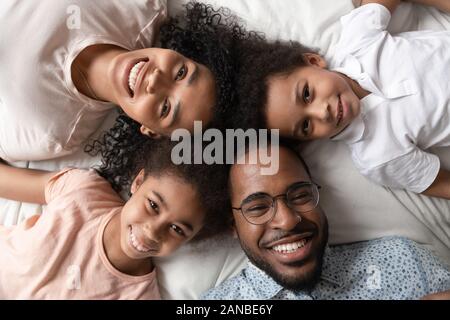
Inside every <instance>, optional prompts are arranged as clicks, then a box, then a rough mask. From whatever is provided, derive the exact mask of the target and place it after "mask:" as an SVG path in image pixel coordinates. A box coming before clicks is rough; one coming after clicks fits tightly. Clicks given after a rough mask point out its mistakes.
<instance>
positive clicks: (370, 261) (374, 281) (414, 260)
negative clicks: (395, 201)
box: [202, 146, 450, 299]
mask: <svg viewBox="0 0 450 320" xmlns="http://www.w3.org/2000/svg"><path fill="white" fill-rule="evenodd" d="M248 152H258V150H257V149H254V150H250V151H248ZM262 166H263V165H261V164H235V165H233V166H232V167H231V170H230V181H229V184H230V197H231V201H232V207H233V209H232V210H233V217H234V228H235V232H236V234H237V236H238V237H239V241H240V243H241V247H242V249H243V250H244V252H245V253H246V255H247V257H248V259H249V264H248V266H247V267H246V268H245V269H244V270H242V271H241V273H240V274H239V275H237V276H236V277H234V278H231V279H228V280H227V281H225V282H224V283H222V284H221V285H219V286H218V287H216V288H213V289H211V290H209V291H208V292H206V294H204V295H203V297H202V298H203V299H418V298H423V297H426V298H430V299H431V298H447V299H448V298H449V292H448V291H447V292H444V291H445V290H449V289H450V271H449V270H448V268H446V267H445V266H444V265H443V264H442V263H441V262H440V261H439V260H438V259H437V258H436V257H434V256H433V255H432V254H431V252H429V251H427V250H426V249H424V248H422V247H420V246H419V245H417V244H416V243H414V242H412V241H410V240H408V239H405V238H400V237H388V238H382V239H377V240H372V241H366V242H359V243H354V244H349V245H339V246H328V245H327V241H328V223H327V218H326V216H325V213H324V212H323V211H322V209H321V208H320V206H319V186H318V185H317V184H315V183H314V182H313V181H312V180H311V177H310V175H309V173H308V169H307V167H306V165H305V164H304V162H303V160H302V159H301V158H300V156H299V155H297V154H296V153H295V152H294V151H292V150H291V149H289V148H287V147H285V146H280V150H279V171H278V173H276V174H275V175H273V176H267V175H266V176H265V175H261V173H260V172H261V171H260V170H261V168H262Z"/></svg>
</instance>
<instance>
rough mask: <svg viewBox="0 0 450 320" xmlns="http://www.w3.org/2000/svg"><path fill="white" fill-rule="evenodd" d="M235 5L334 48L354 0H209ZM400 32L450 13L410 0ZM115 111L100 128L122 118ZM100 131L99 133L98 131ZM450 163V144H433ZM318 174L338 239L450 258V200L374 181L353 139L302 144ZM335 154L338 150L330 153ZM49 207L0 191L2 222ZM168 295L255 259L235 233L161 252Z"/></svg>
mask: <svg viewBox="0 0 450 320" xmlns="http://www.w3.org/2000/svg"><path fill="white" fill-rule="evenodd" d="M203 1H204V2H207V3H211V4H213V5H214V6H227V7H228V8H230V10H231V11H232V12H234V13H236V14H237V15H238V16H240V17H241V18H242V19H243V20H244V21H245V22H246V25H247V28H248V29H254V30H258V31H262V32H265V33H266V35H267V37H268V38H269V39H285V40H289V39H292V40H298V41H302V42H303V43H304V44H306V45H308V46H310V47H314V48H317V49H319V51H320V53H321V54H323V55H324V56H325V57H326V58H327V57H330V56H332V55H333V50H334V45H335V44H336V43H337V40H338V39H339V30H340V25H339V18H340V17H341V16H342V15H344V14H346V13H347V12H349V11H350V10H351V9H352V8H353V4H352V1H351V0H338V1H336V0H284V1H275V0H234V1H225V0H203ZM186 2H187V0H168V8H169V13H170V14H171V15H174V14H176V13H177V12H179V10H180V8H181V6H182V5H183V4H184V3H186ZM389 29H390V31H391V32H393V33H396V32H400V31H409V30H421V29H434V30H442V29H450V15H447V14H444V13H442V12H440V11H438V10H436V9H433V8H428V7H423V6H419V5H413V4H409V3H403V4H402V5H401V6H400V7H399V8H398V10H397V11H396V13H395V14H394V16H393V19H392V22H391V25H390V27H389ZM115 116H116V115H115V114H114V113H111V115H110V116H109V117H108V119H107V120H106V121H105V123H104V125H103V126H102V128H100V130H98V132H97V133H96V136H98V135H100V133H101V132H102V131H103V130H105V129H107V128H108V127H109V126H110V125H111V124H112V123H113V121H114V118H115ZM94 137H95V136H94ZM433 152H435V153H436V154H438V156H439V157H440V159H441V161H442V164H443V166H444V167H445V168H447V169H450V148H441V149H435V150H433ZM302 153H303V156H304V158H305V160H306V161H307V163H308V164H309V166H310V169H311V172H312V176H313V177H314V179H315V180H316V182H317V183H319V184H320V185H322V186H323V189H322V190H321V200H320V204H321V206H322V208H323V209H324V211H325V212H326V214H327V216H328V219H329V228H330V233H329V242H330V244H342V243H349V242H355V241H364V240H369V239H375V238H379V237H383V236H388V235H401V236H405V237H408V238H410V239H412V240H415V241H417V242H418V243H420V244H423V245H424V246H426V247H428V248H429V249H430V250H432V251H433V252H434V253H435V254H436V255H438V256H439V257H440V258H441V259H442V260H443V261H444V262H445V263H447V264H448V265H449V266H450V201H446V200H442V199H434V198H427V197H424V196H421V195H417V194H413V193H410V192H407V191H403V190H391V189H389V188H384V187H380V186H377V185H374V184H372V183H371V182H369V181H368V180H366V179H365V178H364V177H363V176H361V175H360V174H359V173H358V172H357V171H356V169H355V168H353V164H352V161H351V159H350V155H349V152H348V151H347V149H346V146H345V145H343V144H341V143H336V142H320V143H318V142H313V143H310V144H308V145H307V146H306V148H304V150H303V151H302ZM330 155H332V156H330ZM97 162H98V159H97V158H92V157H90V156H88V155H86V154H84V153H83V151H79V152H77V153H76V154H73V155H71V156H68V157H64V158H60V159H57V160H52V161H40V162H20V163H15V164H14V165H16V166H20V167H29V168H39V169H46V170H57V169H61V168H63V167H66V166H77V167H83V168H87V167H89V166H91V165H93V164H95V163H97ZM43 211H45V208H42V207H40V206H38V205H34V204H28V203H19V202H14V201H8V200H4V199H0V223H1V224H4V225H14V224H17V223H18V222H20V221H22V220H23V219H24V218H26V217H29V216H31V215H33V214H35V213H42V212H43ZM155 263H156V265H157V268H158V269H157V270H158V271H157V274H158V279H159V282H160V287H161V292H162V296H163V298H165V299H197V298H198V297H199V295H200V294H201V293H202V292H203V291H205V290H207V289H209V288H211V287H213V286H216V285H218V284H220V283H221V282H222V281H223V280H225V279H227V278H228V277H231V276H233V275H235V274H237V273H238V272H239V271H240V270H241V269H242V268H243V267H244V266H245V265H246V263H247V260H246V258H245V255H244V254H243V252H242V251H241V249H240V247H239V243H238V241H237V239H236V238H234V237H233V235H229V236H221V237H217V238H213V239H211V240H208V241H205V242H200V243H196V244H192V245H188V246H185V247H183V248H181V249H180V250H178V251H177V252H176V254H175V255H174V256H172V257H171V258H166V259H156V261H155Z"/></svg>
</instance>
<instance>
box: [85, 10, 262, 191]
mask: <svg viewBox="0 0 450 320" xmlns="http://www.w3.org/2000/svg"><path fill="white" fill-rule="evenodd" d="M260 39H262V36H261V35H259V34H257V33H255V32H247V31H246V30H245V28H244V27H243V26H242V25H241V24H240V21H239V19H238V18H237V17H236V16H234V15H233V14H231V12H230V11H229V10H228V9H226V8H219V9H214V8H213V7H212V6H211V5H207V4H202V3H198V2H195V1H192V2H189V3H188V4H187V5H186V7H185V10H184V11H183V13H182V15H181V16H178V17H175V18H171V19H170V20H169V21H168V22H167V23H166V24H165V25H164V26H163V27H162V28H161V33H160V41H161V46H162V47H164V48H168V49H172V50H175V51H178V52H180V53H181V54H183V55H184V56H186V57H188V58H190V59H192V60H194V61H196V62H198V63H201V64H203V65H205V66H206V67H208V68H209V69H210V70H211V71H212V73H213V75H214V76H215V80H216V87H217V90H216V92H217V98H216V105H215V110H214V117H213V120H212V121H211V123H209V124H208V125H207V126H205V127H215V128H219V129H223V128H225V127H226V117H227V116H226V114H228V112H227V110H230V109H233V108H234V107H235V105H236V104H237V98H236V92H235V88H236V81H237V78H236V77H237V75H238V71H239V68H240V58H239V57H240V55H241V53H243V52H245V51H246V48H247V44H248V43H252V42H253V41H259V40H260ZM119 113H120V115H119V116H118V117H117V119H116V122H115V124H114V126H113V127H112V128H111V129H110V130H109V131H108V132H106V133H105V134H104V136H103V137H101V138H100V139H99V140H95V141H93V142H92V143H91V144H90V145H88V146H86V148H85V151H86V152H88V153H89V154H91V155H97V154H101V156H102V165H101V167H100V168H99V171H100V172H102V173H103V174H102V175H103V176H104V177H105V178H106V179H108V181H109V182H110V183H111V184H112V186H113V187H114V188H115V189H116V190H121V189H122V188H123V186H127V183H128V182H129V181H128V179H129V176H130V172H133V170H134V168H132V167H131V166H132V160H133V157H135V155H136V154H137V152H138V150H141V148H142V146H143V145H146V144H147V140H148V139H149V138H148V137H147V136H145V135H143V134H141V131H140V124H139V123H137V122H136V121H134V120H132V119H130V118H129V117H127V116H126V115H125V114H124V113H123V111H121V110H120V111H119ZM148 147H150V146H149V145H147V148H148ZM147 150H149V149H147ZM148 152H151V151H148Z"/></svg>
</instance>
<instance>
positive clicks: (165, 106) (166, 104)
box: [159, 99, 170, 118]
mask: <svg viewBox="0 0 450 320" xmlns="http://www.w3.org/2000/svg"><path fill="white" fill-rule="evenodd" d="M169 112H170V104H169V101H168V99H165V100H164V103H163V106H162V107H161V113H160V115H159V117H160V118H165V117H167V115H168V114H169Z"/></svg>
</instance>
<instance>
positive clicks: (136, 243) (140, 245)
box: [130, 230, 150, 252]
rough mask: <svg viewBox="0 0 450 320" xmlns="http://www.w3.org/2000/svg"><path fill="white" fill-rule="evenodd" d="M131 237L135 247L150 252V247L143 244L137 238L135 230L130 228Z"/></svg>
mask: <svg viewBox="0 0 450 320" xmlns="http://www.w3.org/2000/svg"><path fill="white" fill-rule="evenodd" d="M130 239H131V243H132V244H133V247H134V248H135V249H136V250H137V251H140V252H149V251H150V249H149V248H146V247H145V246H143V245H142V244H141V243H139V241H138V240H137V239H136V236H135V235H134V234H133V230H130Z"/></svg>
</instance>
